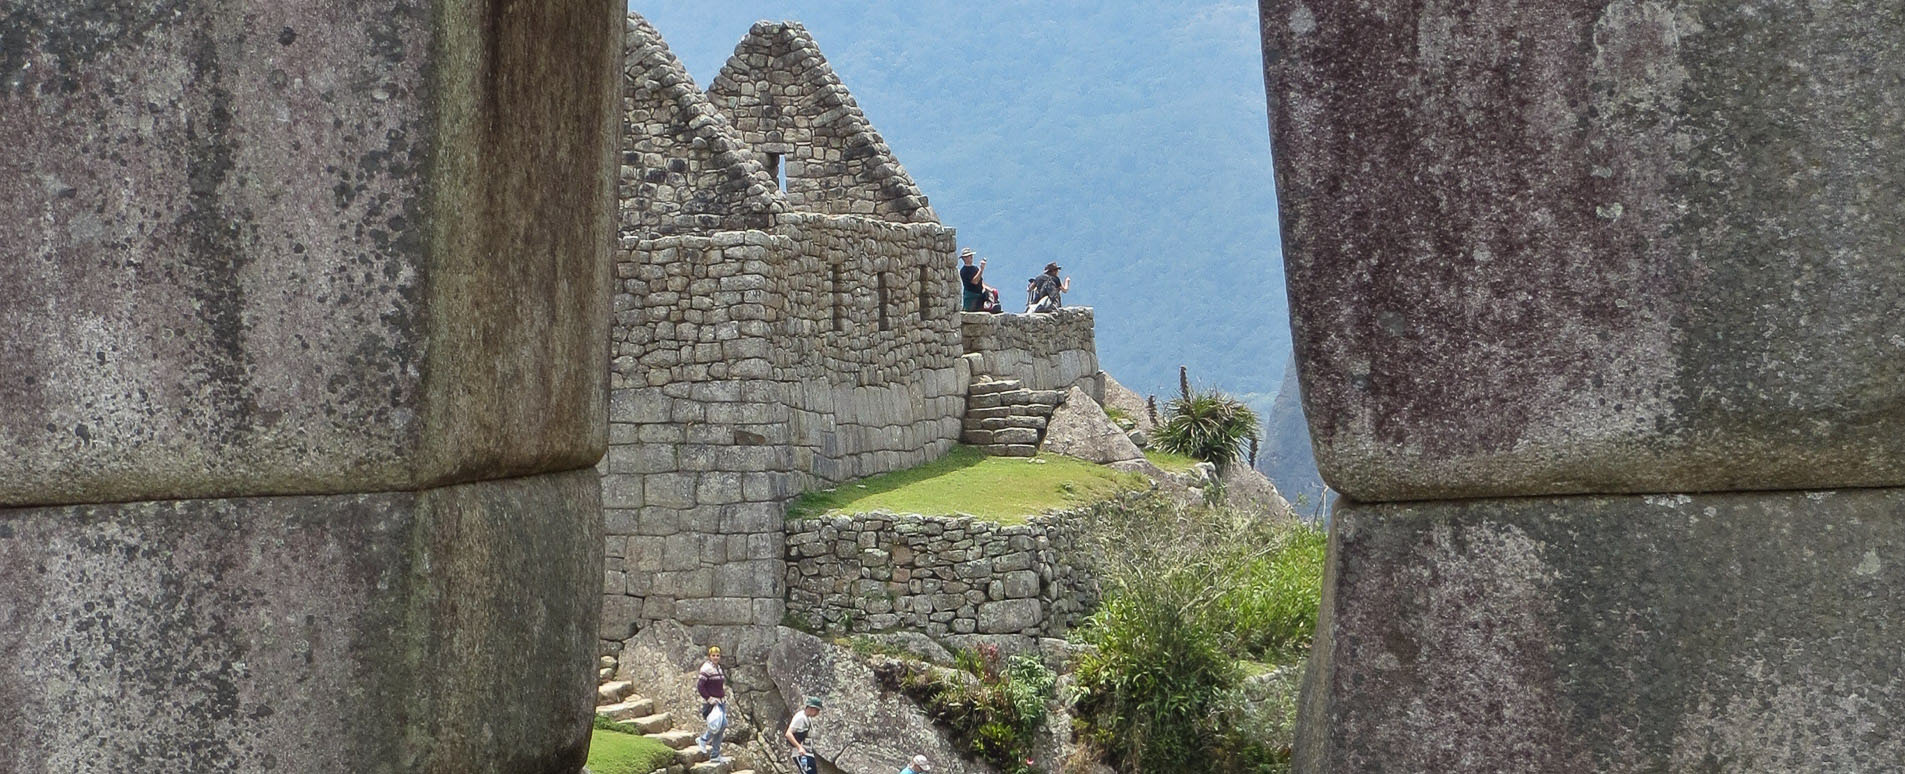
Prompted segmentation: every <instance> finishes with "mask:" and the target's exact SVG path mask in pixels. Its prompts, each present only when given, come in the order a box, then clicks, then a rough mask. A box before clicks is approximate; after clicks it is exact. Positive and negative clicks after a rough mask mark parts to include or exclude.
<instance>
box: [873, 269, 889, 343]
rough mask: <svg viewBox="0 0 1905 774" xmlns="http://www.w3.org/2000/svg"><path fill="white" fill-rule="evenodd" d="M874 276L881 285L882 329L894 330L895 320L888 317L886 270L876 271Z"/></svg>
mask: <svg viewBox="0 0 1905 774" xmlns="http://www.w3.org/2000/svg"><path fill="white" fill-rule="evenodd" d="M873 276H874V277H875V279H876V282H877V284H878V285H879V286H880V295H879V298H878V299H877V300H878V302H879V304H880V330H883V331H890V330H893V322H892V321H891V320H888V319H887V318H886V306H887V302H886V272H883V271H882V272H875V273H874V275H873Z"/></svg>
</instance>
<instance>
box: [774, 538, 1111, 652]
mask: <svg viewBox="0 0 1905 774" xmlns="http://www.w3.org/2000/svg"><path fill="white" fill-rule="evenodd" d="M786 545H787V554H786V584H787V612H788V614H789V615H790V616H792V617H793V618H794V619H796V620H798V621H799V622H800V623H801V625H803V626H805V627H807V628H809V629H810V630H813V631H824V632H829V633H877V632H885V631H893V630H902V629H903V630H907V631H915V632H923V633H925V634H927V635H928V636H932V637H941V638H944V637H958V636H963V635H1016V636H1020V637H1025V638H1036V637H1051V636H1062V635H1063V634H1064V632H1065V631H1066V630H1068V629H1069V628H1070V627H1071V626H1072V625H1074V624H1076V623H1077V622H1078V621H1079V620H1080V618H1081V616H1082V615H1083V614H1084V613H1085V612H1086V611H1087V610H1089V609H1090V608H1091V607H1092V606H1094V605H1096V604H1097V601H1098V597H1099V588H1098V583H1097V576H1096V574H1095V573H1094V571H1093V570H1092V562H1091V561H1090V558H1089V556H1088V555H1087V553H1086V552H1085V547H1084V543H1083V542H1082V531H1081V527H1080V525H1079V523H1078V521H1077V520H1076V519H1075V518H1074V517H1073V516H1071V515H1067V514H1062V513H1061V514H1050V515H1045V516H1036V517H1033V518H1032V519H1031V520H1030V522H1029V523H1027V524H1019V525H1001V524H996V523H992V522H988V521H984V520H980V519H973V518H970V517H939V516H920V515H917V514H890V513H865V514H855V515H851V516H825V517H818V518H809V519H797V520H792V521H789V522H787V539H786Z"/></svg>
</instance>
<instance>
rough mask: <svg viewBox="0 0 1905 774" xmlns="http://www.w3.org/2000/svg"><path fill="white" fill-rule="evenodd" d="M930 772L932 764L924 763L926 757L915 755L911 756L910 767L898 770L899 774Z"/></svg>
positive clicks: (923, 773)
mask: <svg viewBox="0 0 1905 774" xmlns="http://www.w3.org/2000/svg"><path fill="white" fill-rule="evenodd" d="M932 770H933V764H931V763H927V762H926V756H924V755H915V756H913V763H912V765H910V766H907V767H906V768H903V769H900V774H926V773H927V772H929V771H932Z"/></svg>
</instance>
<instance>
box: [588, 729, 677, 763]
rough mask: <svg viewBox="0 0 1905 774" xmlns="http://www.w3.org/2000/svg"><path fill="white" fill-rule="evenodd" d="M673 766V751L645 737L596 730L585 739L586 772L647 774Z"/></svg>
mask: <svg viewBox="0 0 1905 774" xmlns="http://www.w3.org/2000/svg"><path fill="white" fill-rule="evenodd" d="M674 762H675V751H674V750H672V749H670V748H669V747H668V745H665V744H662V743H661V742H657V741H655V740H653V739H649V738H648V737H645V736H636V735H634V734H624V733H621V732H619V731H610V730H607V729H602V728H597V729H596V730H595V733H594V734H593V735H591V736H590V737H589V771H592V772H595V774H648V772H651V771H654V770H656V769H662V768H667V767H668V765H669V764H672V763H674Z"/></svg>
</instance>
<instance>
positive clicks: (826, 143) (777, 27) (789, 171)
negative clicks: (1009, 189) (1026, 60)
mask: <svg viewBox="0 0 1905 774" xmlns="http://www.w3.org/2000/svg"><path fill="white" fill-rule="evenodd" d="M708 97H709V99H710V100H712V101H713V103H714V105H715V106H716V107H717V108H719V109H720V110H721V112H722V113H724V114H725V115H726V116H727V118H728V121H729V122H730V123H732V124H733V125H734V127H735V128H736V129H737V130H739V131H740V133H741V138H742V140H743V141H744V142H745V143H746V144H747V145H748V147H749V150H750V153H752V154H753V159H754V160H755V161H757V162H759V163H761V164H762V165H763V166H765V167H771V166H772V165H773V163H774V161H773V158H772V157H778V158H779V159H780V162H779V163H780V164H781V171H782V173H783V174H784V175H785V177H786V187H787V200H788V203H789V204H790V205H791V206H792V208H793V209H796V210H800V211H803V212H823V213H831V214H836V215H845V214H855V215H867V216H871V217H875V218H879V219H880V220H886V221H891V222H895V223H937V222H938V220H939V218H938V216H936V215H934V214H933V211H932V208H931V207H929V206H928V205H927V202H926V196H925V194H922V193H920V190H919V186H917V185H915V184H914V183H913V179H912V178H911V177H910V176H908V175H907V174H906V170H905V169H903V168H902V167H900V164H899V162H898V161H897V160H895V159H894V158H893V151H892V149H891V148H888V147H887V145H886V141H885V140H883V139H881V138H880V133H879V132H877V131H875V130H874V128H873V125H872V124H871V123H869V122H868V121H867V118H866V115H865V114H864V113H862V112H861V111H860V106H859V105H858V104H856V103H855V102H854V100H853V95H852V94H849V93H848V92H847V87H846V86H844V85H842V84H841V82H840V78H839V77H838V76H837V75H835V74H834V72H833V68H832V67H831V66H829V65H828V64H827V59H826V57H824V56H821V54H820V49H819V47H818V46H816V45H815V43H814V39H813V36H811V35H809V34H807V30H806V28H804V27H802V26H801V25H799V24H795V23H788V22H779V23H775V22H760V23H758V24H755V25H754V27H753V29H751V30H749V32H748V35H747V37H746V38H743V39H742V40H741V43H740V45H738V46H736V47H735V49H734V56H733V57H731V58H729V59H728V62H727V64H726V65H725V66H724V67H722V68H721V73H720V74H719V75H717V76H715V79H714V82H713V83H711V84H709V86H708Z"/></svg>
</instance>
